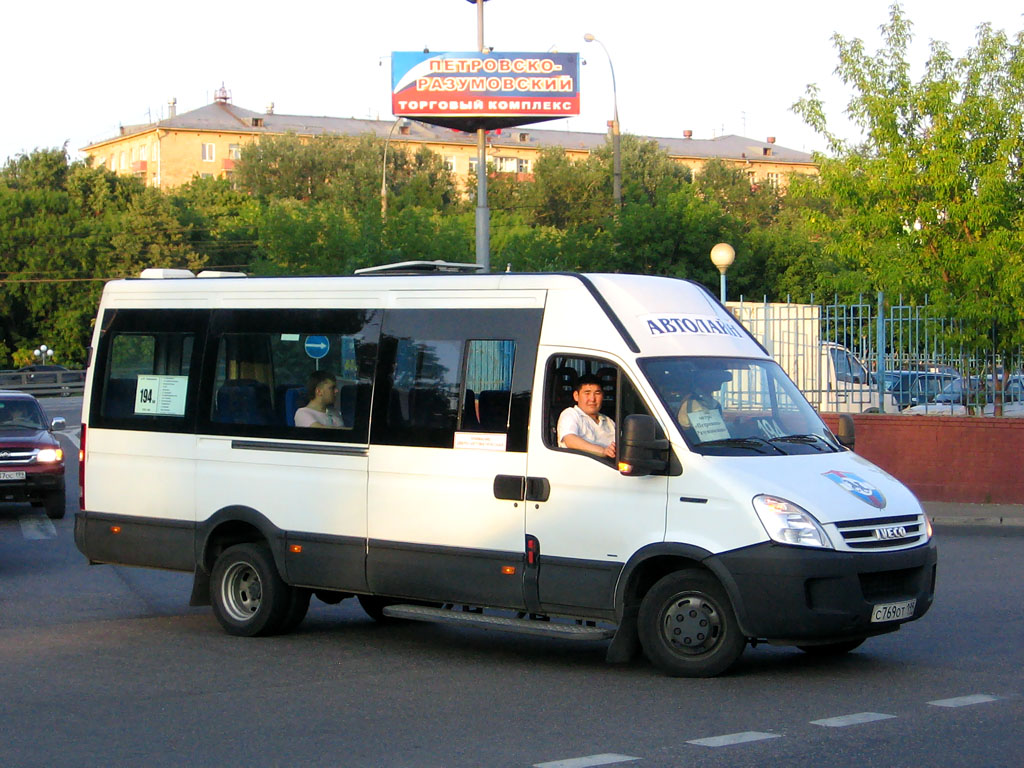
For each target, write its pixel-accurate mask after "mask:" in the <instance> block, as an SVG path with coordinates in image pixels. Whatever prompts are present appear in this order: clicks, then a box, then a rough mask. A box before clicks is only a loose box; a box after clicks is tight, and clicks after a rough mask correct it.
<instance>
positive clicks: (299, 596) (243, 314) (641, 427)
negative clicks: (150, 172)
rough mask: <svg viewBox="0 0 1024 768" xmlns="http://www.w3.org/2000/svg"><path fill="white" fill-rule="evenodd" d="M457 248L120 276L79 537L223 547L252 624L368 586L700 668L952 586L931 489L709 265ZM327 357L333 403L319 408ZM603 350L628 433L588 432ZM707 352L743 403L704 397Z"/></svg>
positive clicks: (249, 630) (109, 547)
mask: <svg viewBox="0 0 1024 768" xmlns="http://www.w3.org/2000/svg"><path fill="white" fill-rule="evenodd" d="M463 266H466V265H463ZM452 269H455V267H452V266H450V265H444V264H434V263H430V264H423V263H407V264H405V265H397V266H395V267H394V268H392V269H382V270H376V271H372V272H370V273H369V274H363V275H354V276H347V277H316V278H314V277H295V278H253V277H245V276H230V275H224V274H216V273H215V274H212V275H204V274H200V275H199V276H193V275H192V274H191V273H190V272H187V271H184V270H147V271H146V272H144V273H143V275H142V277H141V278H139V279H128V280H117V281H114V282H111V283H109V284H108V285H107V286H106V287H105V289H104V292H103V298H102V301H101V304H100V307H99V315H98V317H97V321H96V327H95V334H94V337H93V341H92V350H91V360H90V365H89V369H88V376H87V383H86V395H85V401H84V404H83V417H82V421H83V425H82V438H81V442H82V455H83V460H82V472H81V486H82V488H81V490H82V499H81V510H82V511H81V512H80V513H79V514H78V516H77V519H76V523H75V541H76V543H77V545H78V548H79V549H80V550H81V551H82V552H83V553H84V554H85V556H86V557H87V558H88V559H89V561H90V562H93V563H115V564H124V565H136V566H146V567H153V568H165V569H173V570H180V571H188V572H191V573H193V574H194V582H193V584H194V586H193V590H192V596H191V600H192V604H196V605H198V604H212V607H213V612H214V614H215V615H216V618H217V619H218V621H219V622H220V623H221V625H222V626H223V627H224V629H225V630H226V631H227V632H229V633H232V634H235V635H245V636H251V635H267V634H273V633H280V632H286V631H289V630H291V629H293V628H295V627H296V626H297V625H298V624H299V623H300V622H301V621H302V619H303V617H304V616H305V614H306V611H307V608H308V606H309V601H310V597H311V596H316V597H317V598H318V599H320V600H323V601H324V602H327V603H335V602H338V601H339V600H342V599H344V598H347V597H354V598H356V599H357V600H358V601H359V602H360V604H361V605H362V607H363V608H364V609H365V610H366V611H367V612H368V613H369V614H370V615H371V616H373V617H374V618H377V619H381V620H383V619H388V618H401V619H420V620H427V621H449V622H463V623H469V624H474V625H477V626H481V627H487V628H494V629H505V630H511V631H522V632H532V633H540V634H547V635H561V636H566V637H573V638H594V639H605V640H607V639H609V638H610V639H611V642H610V643H608V648H607V657H608V658H609V660H612V661H620V660H624V659H628V658H630V657H631V656H633V655H634V654H635V653H637V652H639V651H640V650H642V651H643V653H644V654H645V655H646V656H647V657H648V658H649V659H650V661H651V662H652V663H653V664H654V665H656V666H657V667H658V668H660V669H661V670H663V671H664V672H666V673H667V674H670V675H677V676H709V675H715V674H718V673H721V672H723V671H724V670H726V669H727V668H728V667H730V666H731V665H732V664H733V663H734V662H735V661H736V660H737V658H738V657H739V656H740V654H741V653H742V652H743V650H744V648H745V647H746V646H747V645H748V644H752V643H758V642H769V643H776V644H788V645H795V646H798V647H800V648H801V649H803V650H805V651H807V652H810V653H824V654H834V653H843V652H846V651H849V650H850V649H852V648H854V647H856V646H858V645H859V644H860V643H862V642H863V641H864V640H865V639H866V638H869V637H871V636H873V635H878V634H881V633H885V632H891V631H893V630H896V629H898V628H900V627H901V626H902V625H903V624H905V623H907V622H909V621H912V620H914V619H918V618H920V617H921V616H923V615H924V613H925V612H926V611H927V610H928V609H929V607H930V605H931V603H932V595H933V592H934V584H935V567H936V548H935V544H934V542H933V541H932V538H931V529H930V523H929V521H928V519H927V517H926V516H925V514H924V512H923V511H922V509H921V505H920V504H919V503H918V501H917V500H916V499H915V498H914V496H913V494H911V492H910V491H909V490H908V489H907V488H905V487H904V486H903V485H902V484H900V483H899V482H898V481H897V480H895V479H894V478H892V477H891V476H889V475H888V474H886V473H885V472H883V471H882V470H880V469H878V468H877V467H875V466H873V465H872V464H870V463H869V462H867V461H866V460H864V459H862V458H860V457H859V456H857V455H856V454H855V453H853V452H852V451H850V450H848V449H847V448H846V447H844V445H843V444H841V443H840V442H839V440H837V438H836V437H835V436H834V435H833V434H832V432H830V431H829V429H828V428H827V427H826V426H825V425H824V424H823V422H822V421H821V419H820V418H819V416H818V414H817V413H816V412H815V411H814V410H813V409H812V408H811V407H810V406H809V405H808V404H807V401H806V400H805V399H804V398H803V397H802V396H801V394H800V392H799V391H798V390H797V388H796V386H795V385H794V384H793V383H792V381H791V380H790V379H789V378H787V377H786V375H785V374H784V373H783V371H782V369H781V368H780V367H779V366H778V365H777V364H776V363H775V362H773V361H772V359H771V358H770V357H769V356H768V355H767V354H766V352H765V351H764V349H763V348H762V347H761V346H760V345H759V344H758V342H757V341H756V340H755V339H754V338H753V337H752V336H751V335H750V334H748V333H747V332H746V331H745V330H744V328H743V326H741V325H740V324H739V323H738V322H737V321H736V319H735V318H734V317H733V316H732V315H731V314H730V313H729V312H728V311H727V310H726V309H725V308H724V307H723V306H722V305H721V304H720V303H719V302H718V301H717V299H715V297H713V296H712V295H711V294H710V293H709V292H708V291H707V290H706V289H705V288H703V287H702V286H700V285H698V284H695V283H692V282H688V281H684V280H677V279H669V278H661V277H649V276H639V275H622V274H592V275H583V274H457V273H455V274H453V273H451V272H450V271H449V270H452ZM417 270H422V271H423V273H420V274H410V273H414V272H416V271H417ZM315 371H325V372H328V373H329V374H330V377H331V379H332V380H333V381H334V382H335V383H336V390H337V394H336V398H335V402H334V409H336V412H337V414H338V418H337V423H336V424H335V425H334V426H331V427H328V428H315V429H314V428H309V427H300V426H296V423H295V412H296V411H297V410H298V409H299V408H300V407H302V406H304V405H305V404H306V400H307V395H306V394H305V389H304V385H305V383H306V382H307V380H308V379H309V378H310V375H311V374H312V373H313V372H315ZM318 375H319V374H318ZM584 376H587V377H588V380H589V381H591V382H593V381H594V379H593V378H591V377H596V380H597V381H599V382H600V386H601V394H602V396H603V397H602V402H601V411H602V412H603V414H604V415H605V416H607V417H608V418H610V419H611V420H612V421H613V422H614V429H615V446H616V447H615V451H616V452H615V455H614V456H607V457H598V456H596V455H592V454H590V453H584V452H578V451H574V450H570V449H566V448H562V447H560V446H559V438H558V435H557V432H556V430H557V426H556V425H557V422H558V417H559V415H560V414H561V413H562V412H563V411H564V410H565V409H566V408H571V407H573V406H574V403H575V400H574V394H573V393H574V391H575V390H576V389H577V383H578V382H579V380H580V378H581V377H584ZM698 382H704V383H705V386H706V387H707V388H708V392H705V397H711V398H712V399H713V401H714V403H715V405H714V406H713V407H711V408H709V409H707V410H704V411H702V412H700V413H694V412H688V411H687V409H686V408H684V407H683V403H684V402H685V401H686V398H687V397H688V396H689V394H688V393H690V392H691V390H692V389H693V388H694V385H695V384H696V383H698ZM709 382H710V383H709ZM684 413H686V414H687V417H686V418H682V415H683V414H684Z"/></svg>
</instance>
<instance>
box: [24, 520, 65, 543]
mask: <svg viewBox="0 0 1024 768" xmlns="http://www.w3.org/2000/svg"><path fill="white" fill-rule="evenodd" d="M18 522H19V523H21V535H22V536H24V537H25V538H26V539H33V540H40V539H54V538H56V537H57V529H56V528H54V527H53V523H51V522H50V518H48V517H43V516H42V515H22V516H21V517H19V518H18Z"/></svg>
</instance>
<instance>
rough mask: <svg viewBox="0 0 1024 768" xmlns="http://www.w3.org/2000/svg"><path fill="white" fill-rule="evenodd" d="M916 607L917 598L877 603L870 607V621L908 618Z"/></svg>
mask: <svg viewBox="0 0 1024 768" xmlns="http://www.w3.org/2000/svg"><path fill="white" fill-rule="evenodd" d="M916 607H917V600H904V601H903V602H901V603H879V604H878V605H876V606H875V607H874V608H872V609H871V623H872V624H875V623H877V622H880V621H898V620H900V619H909V618H910V617H911V616H913V615H914V609H915V608H916Z"/></svg>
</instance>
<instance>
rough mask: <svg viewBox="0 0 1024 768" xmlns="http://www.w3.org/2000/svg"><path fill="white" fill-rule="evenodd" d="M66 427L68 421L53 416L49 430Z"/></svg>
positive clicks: (61, 417)
mask: <svg viewBox="0 0 1024 768" xmlns="http://www.w3.org/2000/svg"><path fill="white" fill-rule="evenodd" d="M67 426H68V420H67V419H65V418H64V417H63V416H55V417H54V419H53V421H51V422H50V429H66V428H67Z"/></svg>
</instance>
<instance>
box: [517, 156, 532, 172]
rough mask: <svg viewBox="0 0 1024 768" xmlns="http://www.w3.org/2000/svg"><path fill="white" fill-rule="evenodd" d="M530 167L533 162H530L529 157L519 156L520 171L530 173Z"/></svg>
mask: <svg viewBox="0 0 1024 768" xmlns="http://www.w3.org/2000/svg"><path fill="white" fill-rule="evenodd" d="M530 167H531V163H530V161H529V160H528V159H527V158H525V157H521V158H519V169H518V170H519V173H529V172H530Z"/></svg>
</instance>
